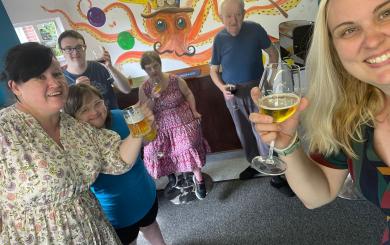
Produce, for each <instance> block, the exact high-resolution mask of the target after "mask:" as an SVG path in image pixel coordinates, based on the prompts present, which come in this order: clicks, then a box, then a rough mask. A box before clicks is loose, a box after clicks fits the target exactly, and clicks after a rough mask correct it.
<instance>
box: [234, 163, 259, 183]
mask: <svg viewBox="0 0 390 245" xmlns="http://www.w3.org/2000/svg"><path fill="white" fill-rule="evenodd" d="M258 173H259V172H257V170H256V169H254V168H252V167H251V166H249V167H247V168H246V169H245V170H244V171H242V172H241V173H240V176H239V179H240V180H246V179H252V178H253V177H254V176H255V175H256V174H258Z"/></svg>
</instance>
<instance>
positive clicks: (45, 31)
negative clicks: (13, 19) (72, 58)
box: [14, 18, 64, 63]
mask: <svg viewBox="0 0 390 245" xmlns="http://www.w3.org/2000/svg"><path fill="white" fill-rule="evenodd" d="M14 27H15V31H16V34H17V35H18V37H19V40H20V42H21V43H25V42H39V43H41V44H43V45H45V46H47V47H50V48H52V50H53V52H54V54H55V55H56V57H57V59H58V60H59V61H60V62H61V63H63V62H64V56H63V55H62V52H61V50H60V49H59V48H58V47H57V39H58V36H59V34H60V33H61V32H63V31H64V27H63V25H62V22H61V20H60V18H54V19H47V20H40V21H34V22H30V23H21V24H15V25H14Z"/></svg>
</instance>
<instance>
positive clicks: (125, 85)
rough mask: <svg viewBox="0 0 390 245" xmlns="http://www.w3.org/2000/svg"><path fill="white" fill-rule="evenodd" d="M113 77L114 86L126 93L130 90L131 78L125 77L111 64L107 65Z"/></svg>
mask: <svg viewBox="0 0 390 245" xmlns="http://www.w3.org/2000/svg"><path fill="white" fill-rule="evenodd" d="M107 68H108V70H109V71H110V72H111V75H112V77H113V78H114V86H115V87H116V88H117V89H118V90H119V91H121V92H122V93H125V94H128V93H130V91H131V85H132V84H131V80H130V81H129V79H127V77H125V75H123V74H122V72H120V71H118V69H116V68H115V67H114V66H113V65H110V66H107Z"/></svg>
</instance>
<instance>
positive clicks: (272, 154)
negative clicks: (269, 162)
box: [268, 140, 275, 159]
mask: <svg viewBox="0 0 390 245" xmlns="http://www.w3.org/2000/svg"><path fill="white" fill-rule="evenodd" d="M274 146H275V140H273V141H271V144H269V151H268V159H272V158H273V156H274Z"/></svg>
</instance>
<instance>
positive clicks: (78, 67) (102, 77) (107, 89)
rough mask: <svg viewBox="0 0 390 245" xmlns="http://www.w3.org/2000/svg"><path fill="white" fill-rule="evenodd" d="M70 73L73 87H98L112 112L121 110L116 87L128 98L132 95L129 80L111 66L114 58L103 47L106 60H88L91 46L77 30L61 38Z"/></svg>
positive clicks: (68, 75) (69, 78) (67, 75)
mask: <svg viewBox="0 0 390 245" xmlns="http://www.w3.org/2000/svg"><path fill="white" fill-rule="evenodd" d="M58 46H59V47H60V49H61V50H62V52H63V54H64V57H65V60H66V69H65V70H64V75H65V77H66V80H67V81H68V84H69V85H72V84H77V83H87V84H91V85H93V86H95V87H96V88H97V89H98V90H99V91H100V93H101V94H102V95H103V98H104V100H105V101H106V104H107V106H108V108H109V109H117V108H119V107H118V101H117V97H116V95H115V92H114V89H113V87H115V88H117V89H118V90H119V91H120V92H122V93H125V94H128V93H129V92H130V91H131V84H130V83H129V80H128V79H127V78H126V77H125V76H124V75H123V74H122V73H121V72H120V71H118V70H117V69H116V68H115V67H114V66H113V65H112V63H111V57H110V54H109V53H108V51H107V50H105V49H104V48H103V47H102V48H103V56H102V57H101V58H100V59H99V60H98V61H99V62H97V61H87V60H86V50H87V45H86V44H85V40H84V37H83V36H82V35H81V34H80V33H78V32H77V31H74V30H67V31H64V32H63V33H61V35H60V36H59V37H58Z"/></svg>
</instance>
